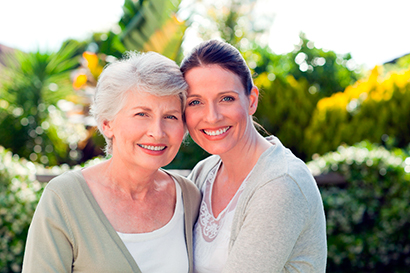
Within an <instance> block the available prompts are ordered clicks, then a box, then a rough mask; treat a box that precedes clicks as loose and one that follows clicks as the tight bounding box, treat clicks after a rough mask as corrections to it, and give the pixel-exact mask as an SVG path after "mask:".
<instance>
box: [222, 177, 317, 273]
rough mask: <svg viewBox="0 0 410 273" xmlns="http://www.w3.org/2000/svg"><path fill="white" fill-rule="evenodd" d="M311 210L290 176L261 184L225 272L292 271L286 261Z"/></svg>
mask: <svg viewBox="0 0 410 273" xmlns="http://www.w3.org/2000/svg"><path fill="white" fill-rule="evenodd" d="M308 210H309V209H308V203H307V200H306V199H305V197H304V195H303V193H302V192H301V191H300V189H299V187H298V186H297V184H296V183H294V181H293V179H292V178H290V177H289V176H287V175H284V176H281V177H279V178H277V179H275V180H272V181H269V182H267V183H266V184H264V185H261V186H260V187H259V188H258V189H257V190H256V191H255V192H254V194H253V195H252V197H251V198H250V199H249V201H248V203H247V204H246V208H245V210H244V215H242V216H241V217H242V218H241V219H242V220H241V221H242V222H241V223H240V224H239V231H238V232H237V236H236V237H235V238H231V249H230V253H229V257H228V260H227V263H226V265H225V268H224V270H223V272H224V273H227V272H232V273H233V272H235V273H238V272H259V273H263V272H288V271H287V270H286V271H285V268H286V266H287V265H286V263H287V260H288V258H289V257H290V255H291V253H292V250H293V247H294V245H295V242H296V241H297V239H298V237H299V235H300V233H301V232H302V230H303V228H304V223H305V221H306V217H307V215H308ZM296 272H297V271H296ZM303 272H310V271H303Z"/></svg>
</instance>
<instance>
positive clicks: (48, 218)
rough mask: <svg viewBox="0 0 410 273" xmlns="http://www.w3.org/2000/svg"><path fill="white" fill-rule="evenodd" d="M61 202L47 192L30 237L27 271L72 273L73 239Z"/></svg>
mask: <svg viewBox="0 0 410 273" xmlns="http://www.w3.org/2000/svg"><path fill="white" fill-rule="evenodd" d="M67 223H68V222H67V213H66V211H65V210H64V204H63V201H62V200H61V198H60V197H59V196H58V195H57V194H56V193H55V192H54V191H52V190H50V189H47V188H46V189H45V190H44V193H43V195H42V197H41V199H40V202H39V203H38V206H37V208H36V211H35V213H34V217H33V220H32V222H31V225H30V229H29V233H28V236H27V242H26V249H25V252H24V260H23V271H22V272H24V273H26V272H27V273H28V272H72V264H73V235H72V232H71V229H70V227H69V226H68V224H67Z"/></svg>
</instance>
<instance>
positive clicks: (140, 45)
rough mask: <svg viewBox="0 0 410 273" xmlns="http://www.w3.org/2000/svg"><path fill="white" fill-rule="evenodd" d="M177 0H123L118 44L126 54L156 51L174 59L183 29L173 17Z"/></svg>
mask: <svg viewBox="0 0 410 273" xmlns="http://www.w3.org/2000/svg"><path fill="white" fill-rule="evenodd" d="M180 2H181V1H180V0H174V1H171V0H151V1H149V0H142V1H137V2H133V1H132V0H126V1H125V3H124V7H123V10H124V15H123V17H122V18H121V20H120V23H119V25H120V26H121V27H122V33H121V34H120V40H121V42H122V43H123V44H124V46H125V48H126V49H127V50H138V51H155V52H158V53H161V54H163V55H165V56H167V57H169V58H171V59H175V58H176V57H177V54H178V52H179V50H180V47H181V44H182V40H183V36H184V33H185V30H186V28H187V27H186V25H185V24H184V23H183V22H180V21H179V20H178V19H177V17H176V12H177V10H178V6H179V4H180Z"/></svg>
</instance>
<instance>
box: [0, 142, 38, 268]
mask: <svg viewBox="0 0 410 273" xmlns="http://www.w3.org/2000/svg"><path fill="white" fill-rule="evenodd" d="M35 172H36V167H35V165H34V164H33V163H31V162H28V161H26V160H25V159H20V158H19V157H18V156H17V155H12V153H11V152H10V151H7V150H5V149H4V148H3V147H1V146H0V272H20V271H21V263H22V261H23V253H24V245H25V242H26V237H27V232H28V227H29V225H30V222H31V218H32V216H33V213H34V210H35V207H36V205H37V203H38V200H39V197H40V195H41V193H42V190H43V185H41V184H40V183H39V182H38V181H36V179H35Z"/></svg>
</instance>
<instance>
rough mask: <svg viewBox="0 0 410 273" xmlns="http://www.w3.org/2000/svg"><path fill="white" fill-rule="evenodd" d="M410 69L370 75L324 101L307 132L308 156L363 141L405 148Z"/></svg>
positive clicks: (409, 132) (408, 140)
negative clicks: (344, 144) (384, 74)
mask: <svg viewBox="0 0 410 273" xmlns="http://www.w3.org/2000/svg"><path fill="white" fill-rule="evenodd" d="M409 117H410V69H407V70H404V71H400V72H391V73H389V74H388V75H387V76H382V71H381V68H378V67H376V68H375V69H373V71H372V72H371V75H370V76H369V77H368V78H367V79H365V80H361V81H358V82H357V83H356V84H354V85H353V86H349V87H347V88H346V90H345V91H344V92H340V93H336V94H333V95H332V96H331V97H328V98H324V99H321V100H320V101H319V102H318V103H317V107H316V110H315V111H314V112H313V116H312V119H311V123H310V125H309V127H308V128H307V129H306V134H305V136H306V138H305V139H306V141H305V143H304V147H305V150H306V151H307V153H308V155H309V156H310V155H312V154H313V153H319V154H323V153H326V152H328V151H334V150H335V149H336V148H337V147H338V146H339V145H340V144H341V143H346V144H347V145H353V144H354V143H357V142H359V141H362V140H365V139H366V140H369V141H370V142H372V143H380V144H385V145H388V146H393V147H398V148H404V147H406V146H407V145H408V144H409V143H410V119H409Z"/></svg>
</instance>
